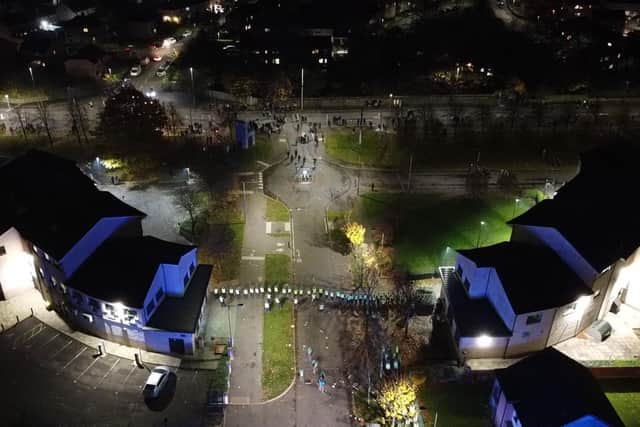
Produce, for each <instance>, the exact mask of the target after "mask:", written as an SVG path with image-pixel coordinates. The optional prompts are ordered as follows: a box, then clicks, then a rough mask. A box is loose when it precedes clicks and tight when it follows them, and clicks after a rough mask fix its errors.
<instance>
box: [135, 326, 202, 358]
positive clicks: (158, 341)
mask: <svg viewBox="0 0 640 427" xmlns="http://www.w3.org/2000/svg"><path fill="white" fill-rule="evenodd" d="M170 338H176V339H182V340H184V353H185V354H193V334H181V333H177V332H167V331H159V330H155V329H145V330H144V340H145V344H146V347H147V350H149V351H155V352H159V353H170V352H171V350H170V347H169V339H170Z"/></svg>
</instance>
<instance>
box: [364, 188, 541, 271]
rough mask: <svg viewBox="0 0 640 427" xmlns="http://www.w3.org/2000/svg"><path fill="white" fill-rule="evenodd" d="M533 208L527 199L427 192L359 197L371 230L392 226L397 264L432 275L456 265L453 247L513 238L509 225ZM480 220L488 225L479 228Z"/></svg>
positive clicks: (371, 194)
mask: <svg viewBox="0 0 640 427" xmlns="http://www.w3.org/2000/svg"><path fill="white" fill-rule="evenodd" d="M532 205H533V201H532V200H530V199H529V198H524V197H523V198H521V199H520V201H519V203H518V204H517V205H516V204H515V199H512V198H504V197H500V196H488V197H486V198H484V199H471V198H466V197H457V198H442V197H437V196H433V195H426V194H410V195H407V194H388V193H368V194H365V195H363V196H362V197H361V198H360V202H359V206H358V208H357V210H356V217H357V218H358V220H359V221H361V222H362V223H363V224H365V225H366V226H367V228H368V229H369V230H371V229H372V228H373V227H375V226H377V225H383V224H384V225H389V226H391V227H392V228H393V236H389V238H390V239H392V241H390V243H392V244H393V246H394V264H395V265H396V267H398V268H400V269H403V270H406V271H408V272H409V273H412V274H420V273H426V272H433V271H435V269H436V268H437V266H438V265H442V264H445V263H451V262H453V259H454V258H453V255H454V252H453V251H452V250H450V249H447V247H449V248H452V249H466V248H473V247H475V246H476V245H477V244H478V245H479V246H486V245H490V244H494V243H498V242H501V241H505V240H509V238H510V236H511V227H510V226H508V225H507V224H506V221H508V220H509V219H511V218H512V217H513V215H514V207H515V208H516V209H515V215H518V214H521V213H523V212H524V211H525V210H527V209H529V208H530V207H531V206H532ZM481 221H483V222H484V225H481Z"/></svg>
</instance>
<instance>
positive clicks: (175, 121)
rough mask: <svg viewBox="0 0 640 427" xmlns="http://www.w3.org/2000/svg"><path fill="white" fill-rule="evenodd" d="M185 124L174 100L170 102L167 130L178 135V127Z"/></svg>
mask: <svg viewBox="0 0 640 427" xmlns="http://www.w3.org/2000/svg"><path fill="white" fill-rule="evenodd" d="M183 125H184V121H183V120H182V117H181V116H180V114H179V113H178V110H177V109H176V106H175V105H174V104H173V102H170V103H169V105H168V107H167V130H168V131H169V133H171V134H172V135H173V136H177V135H178V129H179V128H181V127H182V126H183Z"/></svg>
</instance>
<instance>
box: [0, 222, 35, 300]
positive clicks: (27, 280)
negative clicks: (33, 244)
mask: <svg viewBox="0 0 640 427" xmlns="http://www.w3.org/2000/svg"><path fill="white" fill-rule="evenodd" d="M0 246H4V250H5V251H6V253H5V254H4V255H0V285H1V286H2V292H3V294H4V297H5V299H10V298H13V297H15V296H17V295H20V294H21V293H23V292H26V291H28V290H29V289H32V288H33V287H34V278H35V274H36V272H35V268H34V263H33V255H32V254H31V251H30V249H29V248H27V247H26V246H25V244H24V243H23V241H22V237H21V236H20V233H18V231H17V230H16V229H15V228H13V227H12V228H10V229H9V230H7V231H5V232H4V233H3V234H2V235H0Z"/></svg>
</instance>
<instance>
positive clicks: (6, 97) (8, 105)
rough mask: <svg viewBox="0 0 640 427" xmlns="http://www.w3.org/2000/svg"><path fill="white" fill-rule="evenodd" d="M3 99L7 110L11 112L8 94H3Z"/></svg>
mask: <svg viewBox="0 0 640 427" xmlns="http://www.w3.org/2000/svg"><path fill="white" fill-rule="evenodd" d="M4 99H6V101H7V109H9V110H11V101H9V94H5V95H4Z"/></svg>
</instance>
